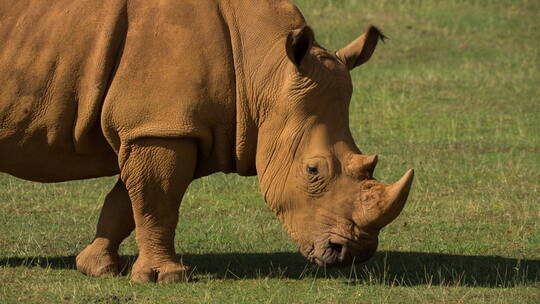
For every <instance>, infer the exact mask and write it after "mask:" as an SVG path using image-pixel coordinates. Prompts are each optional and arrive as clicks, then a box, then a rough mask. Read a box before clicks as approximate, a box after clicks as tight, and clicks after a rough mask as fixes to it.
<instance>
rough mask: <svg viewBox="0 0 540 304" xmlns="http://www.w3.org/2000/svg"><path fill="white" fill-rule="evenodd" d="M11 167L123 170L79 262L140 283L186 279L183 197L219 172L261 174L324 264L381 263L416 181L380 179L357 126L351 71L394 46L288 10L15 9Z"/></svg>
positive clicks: (0, 127)
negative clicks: (328, 37)
mask: <svg viewBox="0 0 540 304" xmlns="http://www.w3.org/2000/svg"><path fill="white" fill-rule="evenodd" d="M0 24H1V26H0V45H1V47H0V86H1V89H0V171H2V172H5V173H8V174H11V175H13V176H16V177H19V178H22V179H26V180H31V181H38V182H60V181H68V180H76V179H85V178H95V177H103V176H112V175H119V178H118V181H117V182H116V184H115V186H114V188H113V189H112V190H111V191H110V193H109V194H108V195H107V196H106V198H105V203H104V205H103V208H102V210H101V215H100V217H99V221H98V225H97V233H96V235H95V238H94V239H93V241H92V243H91V244H90V245H88V246H87V247H86V248H85V249H84V250H83V251H82V252H81V253H80V254H79V255H78V256H77V259H76V266H77V269H78V270H79V271H81V272H82V273H84V274H86V275H89V276H103V275H116V274H119V273H120V272H121V271H122V270H123V267H124V266H123V262H122V261H121V259H120V257H119V255H118V252H117V251H118V247H119V245H120V243H121V242H122V241H123V240H124V239H125V238H126V237H127V236H129V235H130V234H131V232H132V231H133V230H135V233H136V242H137V245H138V248H139V256H138V258H137V260H136V261H135V263H134V265H133V267H132V270H131V279H132V280H133V281H137V282H145V281H158V282H176V281H182V280H185V279H186V278H187V276H188V273H189V270H188V269H189V268H188V267H187V266H184V265H183V264H182V263H181V262H180V261H179V260H178V259H177V256H176V253H175V249H174V234H175V227H176V225H177V221H178V217H179V215H178V210H179V206H180V202H181V200H182V196H183V194H184V192H185V190H186V188H187V187H188V185H189V184H190V182H191V181H192V180H194V179H196V178H199V177H202V176H207V175H209V174H212V173H215V172H225V173H237V174H239V175H242V176H252V175H257V176H258V179H259V183H260V188H261V191H262V194H263V196H264V199H265V201H266V202H267V204H268V206H269V207H270V208H271V209H272V210H273V212H274V213H275V214H276V216H277V217H278V218H279V220H280V221H281V222H282V223H283V225H284V226H285V228H286V230H287V231H288V232H289V234H290V236H291V237H292V239H293V240H294V241H295V242H296V244H297V245H298V247H299V250H300V252H301V253H302V254H303V255H304V256H305V257H307V259H308V260H310V261H312V262H316V263H318V264H320V265H332V264H350V263H351V262H353V261H356V262H362V261H365V260H367V259H369V258H370V257H371V256H372V255H373V254H374V252H375V250H376V248H377V245H378V234H379V231H380V230H381V229H382V228H383V227H384V226H386V225H387V224H389V223H390V222H391V221H393V220H394V219H395V218H396V217H397V216H398V215H399V213H400V212H401V210H402V209H403V206H404V204H405V202H406V200H407V196H408V194H409V191H410V188H411V183H412V180H413V171H412V170H409V171H408V172H407V173H405V175H404V176H403V177H402V178H401V179H400V180H399V181H397V182H395V183H393V184H383V183H381V182H379V181H377V180H375V179H374V178H373V170H374V168H375V165H376V163H377V156H375V155H364V154H362V153H361V151H360V150H359V148H358V147H357V146H356V144H355V143H354V140H353V137H352V135H351V132H350V129H349V121H348V114H349V113H348V111H349V110H348V108H349V103H350V99H351V96H352V81H351V76H350V70H352V69H353V68H355V67H357V66H359V65H362V64H363V63H365V62H366V61H368V60H369V59H370V57H371V55H372V54H373V52H374V50H375V48H376V45H377V42H378V41H379V40H381V39H383V38H384V36H383V34H382V33H381V32H380V31H379V30H378V29H377V28H376V27H374V26H370V27H369V28H368V30H367V32H365V33H364V34H363V35H361V36H359V38H358V39H356V40H354V41H353V42H351V43H350V44H349V45H347V46H345V47H344V48H342V49H340V50H338V51H337V52H332V51H328V50H326V49H325V48H323V47H322V46H320V45H319V44H318V43H317V42H316V41H315V38H314V33H313V31H312V29H311V28H310V27H309V26H308V25H307V24H306V21H305V19H304V17H303V16H302V14H301V13H300V11H299V10H298V9H297V8H296V7H295V6H294V5H293V4H292V3H291V2H289V1H287V0H183V1H179V0H159V1H158V0H155V1H152V0H145V1H143V0H109V1H94V0H76V1H74V0H55V1H41V0H4V1H2V3H1V4H0Z"/></svg>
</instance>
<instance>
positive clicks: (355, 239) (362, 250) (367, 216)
mask: <svg viewBox="0 0 540 304" xmlns="http://www.w3.org/2000/svg"><path fill="white" fill-rule="evenodd" d="M372 160H373V161H372V162H369V163H370V166H369V167H370V169H372V168H373V166H374V164H373V163H374V162H376V158H373V159H372ZM371 164H373V166H372V165H371ZM413 179H414V171H413V170H412V169H411V170H409V171H407V172H406V173H405V174H404V175H403V176H402V177H401V178H400V179H399V180H398V181H397V182H395V183H393V184H382V183H379V182H376V181H372V182H375V183H377V185H378V187H374V188H371V189H366V190H363V191H377V192H379V195H378V196H377V197H378V198H379V199H378V201H376V202H369V201H368V202H365V204H366V205H370V207H368V209H369V210H370V212H363V213H362V214H363V216H362V217H361V218H359V219H356V220H355V219H353V222H355V225H356V226H357V228H360V230H362V231H363V232H362V233H359V234H358V235H351V236H350V237H345V236H343V235H341V234H337V233H333V232H330V234H329V235H328V236H327V237H326V240H325V241H323V242H319V243H318V244H316V245H314V246H313V248H312V251H311V252H310V253H309V254H308V259H310V260H311V261H313V262H315V263H317V264H319V265H324V266H343V265H349V264H351V263H362V262H365V261H367V260H369V259H370V258H371V257H372V256H373V255H374V254H375V251H376V250H377V246H378V233H379V231H380V229H382V228H383V227H384V226H386V225H388V224H389V223H390V222H392V221H393V220H394V219H395V218H396V217H397V216H398V215H399V214H400V213H401V211H402V210H403V207H404V206H405V202H406V201H407V198H408V196H409V192H410V189H411V185H412V182H413ZM353 234H355V233H353Z"/></svg>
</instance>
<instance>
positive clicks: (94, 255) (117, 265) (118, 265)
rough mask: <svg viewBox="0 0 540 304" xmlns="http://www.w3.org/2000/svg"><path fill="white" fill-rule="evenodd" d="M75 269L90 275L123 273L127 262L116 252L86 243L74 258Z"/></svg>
mask: <svg viewBox="0 0 540 304" xmlns="http://www.w3.org/2000/svg"><path fill="white" fill-rule="evenodd" d="M76 264H77V270H78V271H80V272H82V273H84V274H85V275H87V276H91V277H102V276H116V275H120V274H124V273H125V270H126V269H127V263H126V262H125V261H122V260H121V259H120V257H119V256H118V254H117V253H116V252H110V251H108V250H106V249H103V248H99V249H98V248H96V246H94V245H93V244H90V245H88V247H86V248H85V249H84V250H83V251H82V252H81V253H79V255H78V256H77V258H76Z"/></svg>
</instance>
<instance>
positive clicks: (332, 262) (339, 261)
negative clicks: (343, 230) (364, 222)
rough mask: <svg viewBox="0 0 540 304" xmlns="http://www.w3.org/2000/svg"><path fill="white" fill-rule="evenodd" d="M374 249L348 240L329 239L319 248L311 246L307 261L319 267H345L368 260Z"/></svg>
mask: <svg viewBox="0 0 540 304" xmlns="http://www.w3.org/2000/svg"><path fill="white" fill-rule="evenodd" d="M376 248H377V247H376V246H374V247H373V246H365V245H363V244H362V243H361V242H358V241H353V240H350V239H348V238H343V237H340V238H337V239H336V238H329V239H328V240H327V241H326V242H325V243H324V245H323V246H319V248H317V247H316V246H315V244H313V245H312V247H311V250H310V252H309V254H308V259H309V260H310V261H311V262H313V263H316V264H317V265H319V266H337V267H340V266H347V265H350V264H356V263H363V262H365V261H367V260H369V259H370V258H371V257H372V256H373V254H374V253H375V251H376Z"/></svg>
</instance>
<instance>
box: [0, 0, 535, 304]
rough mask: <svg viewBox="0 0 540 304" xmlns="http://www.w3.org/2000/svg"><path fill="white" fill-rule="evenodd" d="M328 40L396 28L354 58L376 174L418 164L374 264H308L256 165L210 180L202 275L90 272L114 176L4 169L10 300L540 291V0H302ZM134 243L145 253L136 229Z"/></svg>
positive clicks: (194, 246)
mask: <svg viewBox="0 0 540 304" xmlns="http://www.w3.org/2000/svg"><path fill="white" fill-rule="evenodd" d="M296 3H297V4H298V5H299V6H300V8H301V10H302V11H303V12H304V14H305V15H306V18H307V20H308V22H309V23H310V24H311V25H312V26H313V28H314V29H315V31H316V35H317V39H318V40H319V42H320V43H321V44H322V45H324V46H327V47H328V48H331V49H336V48H339V47H341V46H343V45H345V44H346V43H347V42H348V41H351V40H352V39H354V38H355V37H356V36H357V35H358V34H360V33H361V32H362V31H363V30H364V29H365V28H366V26H367V25H368V24H376V25H378V26H379V27H380V28H381V29H383V30H384V32H385V34H386V35H388V36H389V37H390V38H391V39H390V40H389V41H388V42H386V43H385V44H381V45H380V47H379V48H378V49H377V51H376V53H375V56H374V58H373V59H372V60H371V61H370V62H369V63H368V64H367V65H365V66H363V67H361V68H359V69H358V70H356V71H355V72H354V73H353V79H354V85H355V93H354V96H353V102H352V104H351V114H350V115H351V130H352V132H353V134H354V137H355V139H356V141H357V144H358V145H359V146H360V148H361V149H362V150H363V151H364V152H366V153H377V154H379V156H380V162H379V168H378V169H377V171H376V175H377V177H378V178H379V179H381V180H386V181H393V180H396V178H398V177H399V175H400V173H403V172H404V171H405V170H406V169H408V168H409V167H413V168H415V169H416V172H417V174H416V180H415V184H414V188H413V192H412V194H411V197H410V199H409V203H408V204H407V206H406V208H405V210H404V212H403V213H402V215H401V216H400V217H399V218H398V219H397V220H396V221H395V222H394V223H392V224H391V225H389V226H388V227H387V228H385V230H383V233H382V234H381V240H380V247H379V249H380V250H379V253H378V254H377V255H376V256H375V257H374V258H373V259H372V260H371V261H369V262H368V263H366V264H363V265H358V266H356V267H352V268H351V267H349V268H338V269H324V268H319V267H317V266H313V265H310V264H307V262H306V261H305V260H304V259H303V258H302V257H301V256H300V255H299V253H297V249H296V247H295V245H294V244H293V243H292V241H291V240H290V239H289V237H288V236H287V234H286V233H285V232H284V231H283V228H282V227H281V225H280V224H279V223H278V221H277V220H276V219H275V218H274V216H273V215H272V214H271V212H270V211H269V210H268V208H267V207H266V206H265V205H264V202H263V200H262V198H261V195H260V194H259V191H258V184H257V180H256V179H255V178H241V177H237V176H235V175H230V176H226V175H222V174H217V175H214V176H211V177H207V178H202V179H200V180H197V181H195V182H194V183H193V184H192V186H190V188H189V191H188V193H187V194H186V197H185V199H184V202H183V205H182V208H181V214H182V217H181V221H180V223H179V225H178V229H177V231H178V234H177V241H176V243H177V251H178V252H179V254H181V255H182V257H183V259H184V261H185V262H186V263H187V264H190V265H192V266H196V269H195V276H194V278H195V281H194V282H192V283H187V284H173V285H156V284H142V285H141V284H133V283H130V282H129V280H128V278H127V277H117V278H100V279H95V278H88V277H85V276H83V275H81V274H79V273H78V272H76V271H75V270H73V268H74V259H75V256H76V255H77V253H78V252H79V251H81V250H82V249H83V248H84V246H85V245H86V244H87V243H88V242H90V241H91V239H92V237H93V234H94V226H95V224H96V222H97V216H98V214H99V209H100V207H101V202H102V201H103V198H104V196H105V194H106V193H107V191H108V189H110V188H111V187H112V185H113V184H114V178H103V179H95V180H86V181H76V182H69V183H60V184H50V185H43V184H37V183H30V182H26V181H21V180H18V179H15V178H13V177H10V176H7V175H0V202H1V204H2V212H1V214H0V302H2V303H16V302H17V303H18V302H24V303H168V302H175V303H323V302H324V303H539V302H540V204H539V203H540V200H539V198H540V186H539V185H540V184H539V181H540V106H539V104H540V89H539V84H540V71H539V64H540V56H539V55H540V50H539V49H538V41H540V23H538V21H537V17H538V15H539V14H540V3H538V1H532V0H531V1H527V0H522V1H510V0H502V1H474V0H468V1H467V0H451V1H435V0H425V1H389V0H381V1H373V2H370V3H367V1H354V0H339V1H338V0H335V1H330V0H321V1H310V0H298V1H296ZM121 252H122V254H123V255H125V256H126V257H127V258H128V259H130V260H131V261H133V260H134V258H135V255H136V253H137V250H136V247H135V245H134V240H133V236H132V237H130V238H129V239H128V240H126V242H125V243H124V245H123V247H122V248H121Z"/></svg>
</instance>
